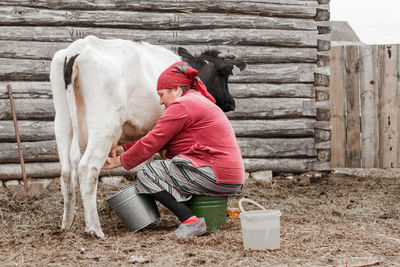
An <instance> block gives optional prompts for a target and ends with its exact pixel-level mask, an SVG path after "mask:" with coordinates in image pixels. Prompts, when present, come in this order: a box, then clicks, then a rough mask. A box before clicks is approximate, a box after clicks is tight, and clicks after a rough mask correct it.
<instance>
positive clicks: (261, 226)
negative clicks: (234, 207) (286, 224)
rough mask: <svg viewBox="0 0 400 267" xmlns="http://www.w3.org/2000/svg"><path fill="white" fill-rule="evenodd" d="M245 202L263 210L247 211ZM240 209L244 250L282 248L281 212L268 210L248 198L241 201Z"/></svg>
mask: <svg viewBox="0 0 400 267" xmlns="http://www.w3.org/2000/svg"><path fill="white" fill-rule="evenodd" d="M243 202H250V203H252V204H254V205H256V206H257V207H259V208H261V210H251V211H245V210H244V209H243V206H242V203H243ZM239 208H240V210H241V212H240V215H239V218H240V223H241V225H242V236H243V246H244V249H254V250H264V249H278V248H279V247H280V228H281V227H280V217H281V212H280V211H279V210H266V209H265V208H264V207H263V206H261V205H260V204H258V203H257V202H255V201H253V200H251V199H247V198H242V199H241V200H239Z"/></svg>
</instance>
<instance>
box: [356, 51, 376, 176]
mask: <svg viewBox="0 0 400 267" xmlns="http://www.w3.org/2000/svg"><path fill="white" fill-rule="evenodd" d="M376 49H377V48H376V46H360V51H359V53H360V101H361V114H362V116H361V125H362V133H361V159H362V161H361V167H362V168H378V167H379V161H378V148H379V140H378V138H379V131H378V129H379V128H378V127H379V125H378V69H377V68H376V66H377V65H378V58H377V51H376Z"/></svg>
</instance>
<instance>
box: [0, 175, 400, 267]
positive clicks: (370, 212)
mask: <svg viewBox="0 0 400 267" xmlns="http://www.w3.org/2000/svg"><path fill="white" fill-rule="evenodd" d="M129 183H131V182H126V183H125V184H122V185H120V186H119V187H116V186H106V185H103V184H100V185H99V192H98V209H99V214H100V220H101V223H102V226H103V230H104V232H105V234H106V238H105V239H96V238H92V237H88V236H85V235H84V234H83V230H84V223H83V214H81V215H80V218H79V219H78V220H77V221H76V223H75V225H74V226H73V228H72V229H71V231H66V232H62V231H60V228H59V225H60V220H61V216H62V212H63V203H62V202H63V200H62V196H61V192H60V185H59V182H58V181H57V182H53V183H52V184H51V185H50V186H49V187H48V189H46V191H45V192H44V194H43V195H42V196H41V197H39V198H38V199H25V200H18V199H16V198H14V197H13V196H12V195H10V194H9V193H8V191H7V190H6V189H4V188H1V189H0V220H1V223H0V263H1V265H18V266H21V265H22V266H23V265H29V266H31V265H48V264H50V265H52V264H53V265H54V264H57V265H58V264H59V265H82V266H86V265H129V264H137V265H151V266H161V265H163V266H164V265H166V266H171V265H178V266H188V265H192V266H193V265H207V266H270V265H273V266H372V265H373V266H399V265H400V250H399V247H400V194H399V192H400V179H380V178H379V177H369V178H356V177H350V176H341V175H337V174H330V175H322V176H320V177H319V176H310V177H307V176H306V175H303V176H294V177H293V178H292V179H288V178H287V177H286V176H283V175H282V176H276V177H274V178H273V184H272V185H270V184H268V183H264V182H260V181H254V180H252V179H248V180H247V181H246V184H245V187H244V190H243V191H242V192H241V193H240V194H239V195H238V196H236V197H232V198H230V200H229V206H230V207H237V201H238V200H239V199H240V198H241V197H244V196H245V197H248V198H251V199H253V200H255V201H257V202H259V203H260V204H262V205H263V206H265V207H267V208H270V209H277V210H280V211H281V212H282V217H281V248H280V249H278V250H273V251H268V250H267V251H245V250H243V244H242V237H241V228H240V221H239V220H233V219H228V220H227V227H226V229H224V230H219V231H213V232H210V233H207V234H206V235H205V236H202V237H197V238H189V239H183V240H180V239H169V238H165V237H163V234H165V233H168V232H170V231H172V230H173V229H174V228H175V227H177V225H178V221H177V220H176V219H175V217H174V216H173V215H171V213H169V212H168V211H167V210H166V209H164V208H162V207H160V212H161V214H162V218H161V219H159V220H158V221H157V222H155V223H154V224H152V225H151V226H149V227H148V228H146V229H145V230H143V231H141V232H139V233H131V232H129V231H128V230H127V229H126V228H125V227H124V225H123V224H122V223H121V222H120V220H119V218H118V217H117V216H116V215H115V213H113V211H112V210H111V209H110V208H109V207H108V205H107V203H106V202H105V198H106V197H107V196H108V195H110V194H112V193H113V192H116V191H118V190H120V189H122V188H124V187H126V186H128V185H129ZM247 208H249V209H250V208H251V206H250V205H249V206H247Z"/></svg>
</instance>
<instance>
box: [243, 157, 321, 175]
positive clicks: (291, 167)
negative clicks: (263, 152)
mask: <svg viewBox="0 0 400 267" xmlns="http://www.w3.org/2000/svg"><path fill="white" fill-rule="evenodd" d="M243 161H244V166H245V169H246V171H247V172H255V171H264V170H272V171H273V172H274V173H303V172H307V171H311V170H313V169H312V166H313V164H314V162H316V161H317V160H316V159H312V158H299V159H290V158H289V159H287V158H286V159H284V158H283V159H272V158H271V159H263V158H244V159H243Z"/></svg>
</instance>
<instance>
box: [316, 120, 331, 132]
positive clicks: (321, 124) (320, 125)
mask: <svg viewBox="0 0 400 267" xmlns="http://www.w3.org/2000/svg"><path fill="white" fill-rule="evenodd" d="M315 129H320V130H329V131H332V123H331V122H330V121H317V122H316V124H315Z"/></svg>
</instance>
